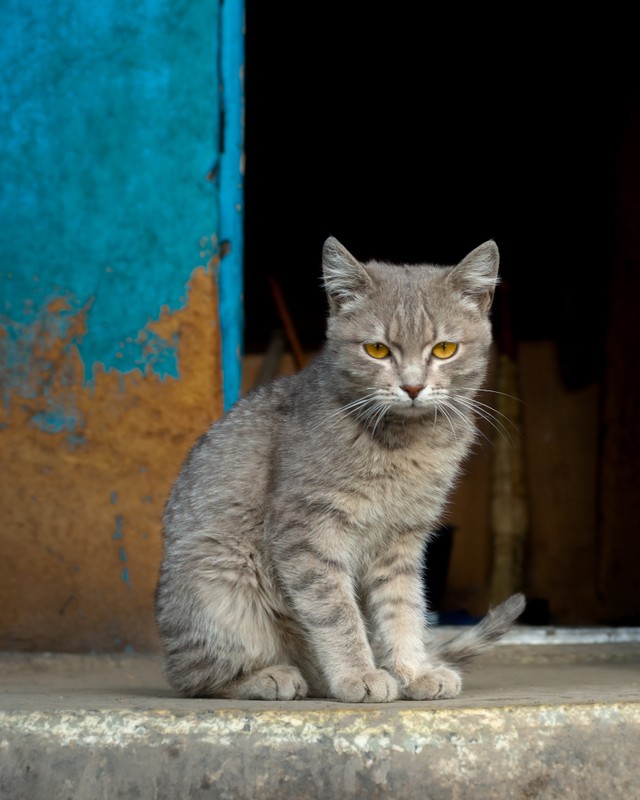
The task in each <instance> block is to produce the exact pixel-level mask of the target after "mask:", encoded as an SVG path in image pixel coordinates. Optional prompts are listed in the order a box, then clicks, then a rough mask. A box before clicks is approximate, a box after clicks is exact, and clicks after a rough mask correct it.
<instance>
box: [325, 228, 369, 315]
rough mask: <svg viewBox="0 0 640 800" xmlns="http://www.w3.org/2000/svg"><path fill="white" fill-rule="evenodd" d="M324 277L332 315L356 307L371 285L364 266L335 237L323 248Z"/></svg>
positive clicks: (329, 239)
mask: <svg viewBox="0 0 640 800" xmlns="http://www.w3.org/2000/svg"><path fill="white" fill-rule="evenodd" d="M322 275H323V278H324V288H325V291H326V293H327V300H328V301H329V308H330V309H331V313H332V314H337V313H339V312H341V311H342V312H344V311H347V310H348V309H350V308H351V307H352V306H354V305H356V304H357V302H358V301H359V300H360V298H362V297H363V296H364V294H365V293H366V291H367V288H368V287H369V286H370V285H371V278H370V277H369V275H368V274H367V271H366V270H365V269H364V267H363V266H362V264H361V263H360V262H359V261H357V260H356V259H355V258H354V257H353V256H352V255H351V253H350V252H349V251H348V250H347V248H346V247H344V246H343V245H341V244H340V242H339V241H338V240H337V239H336V238H334V237H333V236H329V238H328V239H327V240H326V241H325V243H324V245H323V247H322Z"/></svg>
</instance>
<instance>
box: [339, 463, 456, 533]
mask: <svg viewBox="0 0 640 800" xmlns="http://www.w3.org/2000/svg"><path fill="white" fill-rule="evenodd" d="M456 472H457V459H453V458H452V454H451V453H446V452H439V453H437V452H433V451H431V450H429V449H428V448H419V447H416V448H411V449H409V450H403V451H401V452H394V451H390V452H388V451H384V450H381V451H378V452H376V451H369V452H367V453H366V454H365V458H363V459H362V460H361V461H360V462H359V463H358V465H357V469H354V471H353V472H352V474H351V476H350V480H349V487H348V489H349V491H348V492H347V495H346V497H347V498H348V499H347V500H346V505H347V506H348V508H345V509H344V510H345V511H347V513H349V514H350V516H351V518H352V519H353V521H354V525H356V526H357V527H361V528H363V529H365V530H371V529H382V530H389V529H400V530H403V529H407V528H421V527H424V526H428V525H430V524H431V523H432V522H433V521H434V520H435V519H436V518H437V516H438V515H439V514H440V511H441V509H442V506H443V504H444V502H445V500H446V497H447V494H448V492H449V489H450V487H451V485H452V483H453V481H454V479H455V475H456Z"/></svg>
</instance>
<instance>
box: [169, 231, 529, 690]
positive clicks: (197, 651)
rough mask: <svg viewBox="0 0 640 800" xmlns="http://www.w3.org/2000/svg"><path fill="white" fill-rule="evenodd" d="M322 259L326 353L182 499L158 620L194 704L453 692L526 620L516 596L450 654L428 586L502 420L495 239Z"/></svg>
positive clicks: (172, 665)
mask: <svg viewBox="0 0 640 800" xmlns="http://www.w3.org/2000/svg"><path fill="white" fill-rule="evenodd" d="M323 265H324V267H323V269H324V279H325V287H326V292H327V299H328V303H329V308H330V313H329V318H328V324H327V339H326V344H325V346H324V348H323V350H322V352H321V353H320V354H319V356H318V357H317V358H316V359H315V360H314V361H313V362H312V363H311V364H309V366H307V367H306V368H305V369H304V370H302V371H301V372H299V373H297V374H296V375H293V376H290V377H286V378H282V379H279V380H276V381H274V382H273V383H272V384H270V385H268V386H265V387H260V388H258V389H256V390H255V391H253V392H252V393H250V394H249V395H248V396H247V397H245V398H244V399H242V400H240V401H239V402H238V403H236V405H235V406H234V407H233V408H232V409H231V410H230V411H229V412H228V413H227V414H226V415H225V416H224V417H223V418H222V419H221V420H219V421H217V422H216V423H215V424H214V425H213V426H212V427H211V428H210V430H209V431H208V432H207V433H206V434H205V435H204V436H202V437H201V438H200V439H199V440H198V442H196V444H195V445H194V447H193V448H192V450H191V452H190V453H189V455H188V457H187V459H186V461H185V463H184V465H183V466H182V469H181V471H180V473H179V475H178V477H177V479H176V481H175V484H174V486H173V488H172V491H171V494H170V496H169V499H168V501H167V505H166V509H165V515H164V552H163V559H162V565H161V570H160V575H159V580H158V585H157V591H156V614H157V622H158V627H159V631H160V635H161V639H162V643H163V648H164V657H165V666H166V672H167V676H168V678H169V680H170V682H171V684H172V685H173V686H174V687H175V689H176V690H177V691H178V692H180V693H181V694H183V695H185V696H211V697H229V698H262V699H281V700H291V699H296V698H300V697H305V696H315V697H331V698H336V699H339V700H343V701H346V702H360V701H373V702H383V701H389V700H394V699H397V698H399V697H406V698H416V699H429V698H436V697H438V698H440V697H453V696H455V695H456V694H458V692H459V691H460V688H461V677H460V672H459V670H458V668H457V667H456V665H459V664H464V663H466V662H467V661H468V660H469V659H470V658H472V657H473V656H474V655H475V654H476V653H478V652H482V650H483V649H485V648H486V647H487V646H489V645H490V644H491V643H492V642H493V641H494V640H495V639H496V638H498V637H499V636H501V635H502V634H503V633H504V632H505V630H506V629H507V628H508V627H509V625H510V624H511V623H512V622H513V621H514V619H515V618H516V617H517V616H518V614H519V613H520V612H521V611H522V602H523V601H522V598H519V597H516V598H513V599H512V600H511V601H508V602H507V603H506V604H505V605H503V606H501V607H499V608H498V609H495V610H494V611H493V612H491V614H490V615H489V616H488V617H487V619H486V620H485V621H483V622H482V623H481V624H480V625H479V626H478V627H477V628H475V629H473V630H472V631H470V632H466V633H465V634H463V636H462V637H461V639H460V640H459V643H458V644H456V643H455V642H453V643H449V644H448V645H446V646H444V647H439V646H436V645H435V644H434V643H433V642H432V641H431V640H430V637H429V633H428V630H427V625H426V622H427V609H426V598H425V588H424V586H423V579H422V576H423V566H424V565H423V557H424V546H425V542H426V540H427V538H428V536H429V533H430V532H431V531H433V530H434V529H435V528H436V526H437V525H438V522H439V520H440V519H441V517H442V513H443V510H444V509H445V505H446V502H447V499H448V497H449V495H450V492H451V489H452V487H453V486H454V484H455V481H456V479H457V478H458V476H459V474H460V470H461V465H462V463H463V461H464V459H465V457H466V456H467V454H468V453H469V450H470V448H471V447H472V445H473V442H474V438H475V435H476V426H475V419H476V414H480V415H486V413H487V406H486V405H482V404H480V403H479V401H478V400H477V399H476V395H477V392H478V390H479V389H480V388H481V386H482V383H483V381H484V379H485V374H486V369H487V362H488V356H489V349H490V345H491V325H490V321H489V316H488V314H489V308H490V305H491V299H492V296H493V289H494V287H495V284H496V282H497V280H498V278H497V268H498V250H497V247H496V245H495V243H493V242H491V241H490V242H487V243H485V244H484V245H481V246H480V247H479V248H477V249H476V250H474V251H473V252H472V253H470V254H469V255H468V256H467V257H466V258H465V259H463V260H462V261H461V262H460V263H459V264H458V265H455V266H450V267H439V266H435V265H411V266H409V265H391V264H385V263H379V262H369V263H366V264H362V263H360V262H358V261H356V259H355V258H353V256H351V254H350V253H348V252H347V251H346V250H345V249H344V248H343V247H342V245H341V244H340V243H339V242H337V241H336V240H335V239H328V240H327V242H326V243H325V246H324V250H323ZM441 342H453V343H455V344H457V345H458V349H457V351H456V352H455V354H454V355H453V356H452V357H451V358H449V359H438V358H437V357H436V356H435V355H433V354H432V349H433V348H434V346H436V345H438V344H439V343H441ZM368 343H381V344H384V345H386V347H387V348H388V350H389V354H388V355H387V356H386V357H385V358H374V357H372V356H371V355H370V354H369V352H368V351H367V350H366V348H365V345H367V344H368ZM383 352H384V351H383ZM403 387H405V388H403Z"/></svg>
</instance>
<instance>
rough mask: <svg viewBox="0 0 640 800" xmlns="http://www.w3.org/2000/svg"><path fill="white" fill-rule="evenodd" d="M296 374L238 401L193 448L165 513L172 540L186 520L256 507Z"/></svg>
mask: <svg viewBox="0 0 640 800" xmlns="http://www.w3.org/2000/svg"><path fill="white" fill-rule="evenodd" d="M298 380H299V377H298V374H296V375H291V376H285V377H282V378H278V379H276V380H275V381H273V382H272V383H269V384H266V385H264V386H260V387H257V388H256V389H254V390H252V391H251V392H250V393H249V394H248V395H246V396H245V397H243V398H241V399H240V400H239V401H238V402H237V403H236V404H235V405H234V406H232V408H231V409H229V411H227V412H226V413H225V414H224V415H223V416H222V417H221V418H220V419H218V420H216V421H215V422H214V423H213V424H212V425H211V427H210V428H209V429H208V430H207V431H206V432H205V433H204V434H203V435H202V436H201V437H200V438H199V439H198V440H197V441H196V442H195V444H194V445H193V447H192V448H191V450H190V452H189V454H188V455H187V458H186V459H185V461H184V463H183V465H182V467H181V469H180V472H179V474H178V476H177V478H176V480H175V483H174V485H173V487H172V490H171V493H170V495H169V498H168V501H167V505H166V508H165V528H166V530H167V533H168V534H169V535H171V530H172V528H175V527H177V526H178V525H179V524H181V523H182V522H183V521H184V518H185V517H189V518H192V519H194V520H195V519H197V518H199V517H203V516H209V515H210V514H211V513H216V514H220V513H221V512H222V509H224V508H229V507H230V506H231V507H237V506H238V504H239V503H242V505H244V506H246V507H254V508H255V507H257V506H258V505H260V504H261V503H262V502H263V498H264V495H265V492H266V489H267V484H268V481H269V469H270V465H271V463H272V457H273V452H274V449H275V447H276V444H275V443H276V441H277V439H278V435H279V431H280V429H281V426H282V423H283V420H286V418H287V417H288V415H289V413H290V411H289V406H290V402H291V401H290V398H291V395H292V392H293V391H294V388H295V385H296V382H297V381H298Z"/></svg>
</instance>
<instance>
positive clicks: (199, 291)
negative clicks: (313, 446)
mask: <svg viewBox="0 0 640 800" xmlns="http://www.w3.org/2000/svg"><path fill="white" fill-rule="evenodd" d="M226 5H227V7H228V6H232V7H235V8H236V11H237V9H238V8H240V7H241V4H240V3H233V2H231V3H229V4H226ZM220 14H221V12H220V6H219V4H217V3H210V2H207V1H206V0H190V2H188V3H187V2H178V3H173V4H171V5H170V6H166V4H164V3H162V2H161V0H151V2H148V3H146V4H145V5H144V6H142V7H139V6H135V5H133V6H132V5H131V4H128V3H126V2H124V0H104V2H101V3H99V4H90V5H88V6H87V5H86V4H83V3H80V2H79V0H62V2H60V1H58V2H53V0H51V1H49V0H45V1H44V2H40V3H38V4H35V5H32V6H25V4H17V3H8V4H4V5H3V7H2V10H1V11H0V17H1V19H0V21H1V22H2V25H3V30H4V31H5V34H6V36H5V42H6V47H5V48H4V49H3V52H2V54H1V55H0V60H1V63H2V67H3V74H4V75H5V85H4V88H3V93H2V95H1V97H0V119H1V120H2V128H3V132H4V133H3V136H2V139H1V141H0V162H1V163H2V186H3V189H2V197H1V201H0V202H1V208H0V211H1V213H2V219H3V224H2V226H1V228H0V259H1V261H0V282H1V283H0V286H1V291H2V295H1V296H0V369H1V370H2V372H1V376H2V404H1V406H0V474H1V476H2V478H1V480H0V548H1V550H2V554H3V555H2V559H0V648H17V649H54V650H57V649H60V650H82V649H95V650H122V649H131V648H134V649H140V648H142V649H147V648H151V647H154V646H155V642H156V640H155V628H154V623H153V614H152V597H153V588H154V586H155V580H156V577H157V568H158V562H159V556H160V546H161V540H160V517H161V511H162V506H163V504H164V501H165V498H166V494H167V492H168V490H169V486H170V483H171V481H172V479H173V477H174V476H175V473H176V471H177V469H178V467H179V464H180V461H181V460H182V458H183V457H184V455H185V454H186V451H187V449H188V447H189V446H190V445H191V443H192V442H193V440H194V439H195V438H196V437H197V436H198V435H199V434H200V433H201V432H202V431H203V430H204V429H205V428H206V426H207V425H208V424H209V423H210V421H211V420H212V419H214V418H215V417H216V416H218V415H219V414H220V413H221V411H222V408H223V380H222V369H221V339H222V335H221V333H222V332H221V328H220V324H219V316H220V315H219V303H218V300H219V298H218V294H219V292H218V284H219V277H220V274H221V273H220V266H221V265H220V255H221V253H220V250H221V248H220V246H219V242H220V240H221V238H227V241H228V243H227V245H226V248H225V249H226V250H227V251H231V252H233V253H234V257H235V258H236V259H237V258H238V256H239V254H241V252H242V247H241V241H239V240H236V241H230V240H229V234H226V236H225V232H224V231H223V230H221V218H224V224H223V226H222V227H224V226H226V227H227V228H228V230H229V231H231V234H232V235H234V236H237V235H239V234H238V219H240V218H241V207H240V206H239V204H238V202H237V197H238V192H239V188H240V187H241V175H240V172H239V171H238V169H239V164H236V174H235V175H232V176H231V177H232V181H231V184H229V175H230V174H231V173H232V172H233V166H230V165H229V164H228V163H227V164H224V163H222V161H223V159H221V158H220V157H219V153H218V145H219V142H220V141H221V134H222V133H223V131H222V130H221V129H220V125H219V120H220V107H221V103H222V102H224V93H222V94H220V85H221V72H222V69H221V64H222V62H223V60H224V59H223V58H222V57H221V49H222V45H221V42H222V34H221V25H220V19H219V15H220ZM235 45H236V49H237V47H238V42H237V41H236V42H235ZM236 77H237V78H238V81H239V80H240V78H241V76H240V75H236ZM236 100H237V98H236ZM232 107H233V106H232ZM235 108H236V110H235V114H236V116H238V117H239V114H240V108H239V106H238V104H237V102H236V107H235ZM239 124H240V123H239V120H234V126H235V134H236V140H235V142H234V146H235V149H234V150H233V151H234V152H235V153H236V154H237V144H238V141H237V138H238V130H239V128H238V126H239ZM231 149H233V148H231ZM225 175H226V177H225ZM225 180H226V182H227V189H225V188H224V186H223V187H222V190H221V186H222V182H224V181H225ZM228 185H232V191H231V193H230V194H229V192H228ZM221 196H230V197H234V198H235V203H234V206H233V208H232V209H231V210H229V209H228V208H226V207H225V208H223V209H222V211H221V209H220V202H221V200H220V198H221ZM236 263H237V261H236ZM222 267H223V269H224V267H225V265H224V260H223V264H222ZM225 293H226V296H227V305H228V306H231V307H235V306H237V305H238V304H239V302H240V298H239V289H238V292H237V294H238V297H234V288H233V282H231V284H230V283H229V281H228V280H227V281H226V284H225ZM236 324H237V320H236ZM228 347H229V343H228V342H227V348H228ZM229 399H230V396H229V395H228V396H227V400H228V401H229Z"/></svg>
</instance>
